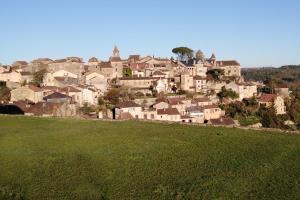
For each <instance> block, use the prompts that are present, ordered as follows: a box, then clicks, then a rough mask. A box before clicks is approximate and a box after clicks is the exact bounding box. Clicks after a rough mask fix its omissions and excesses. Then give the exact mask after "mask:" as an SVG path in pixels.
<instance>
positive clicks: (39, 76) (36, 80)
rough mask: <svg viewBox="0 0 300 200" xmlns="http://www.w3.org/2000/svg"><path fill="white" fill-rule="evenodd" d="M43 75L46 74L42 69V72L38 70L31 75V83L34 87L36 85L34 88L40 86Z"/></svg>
mask: <svg viewBox="0 0 300 200" xmlns="http://www.w3.org/2000/svg"><path fill="white" fill-rule="evenodd" d="M45 74H46V70H45V69H42V70H39V71H37V72H35V73H34V74H33V81H32V83H33V84H34V85H36V86H40V85H41V84H42V83H43V80H44V76H45Z"/></svg>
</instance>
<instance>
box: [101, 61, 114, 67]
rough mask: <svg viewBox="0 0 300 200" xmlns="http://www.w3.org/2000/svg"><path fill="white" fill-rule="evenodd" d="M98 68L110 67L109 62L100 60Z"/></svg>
mask: <svg viewBox="0 0 300 200" xmlns="http://www.w3.org/2000/svg"><path fill="white" fill-rule="evenodd" d="M99 66H100V68H112V66H111V63H110V62H101V63H100V64H99Z"/></svg>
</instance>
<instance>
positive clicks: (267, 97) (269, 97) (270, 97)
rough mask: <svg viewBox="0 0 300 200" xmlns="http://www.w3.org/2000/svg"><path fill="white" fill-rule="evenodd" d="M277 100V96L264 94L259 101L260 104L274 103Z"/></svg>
mask: <svg viewBox="0 0 300 200" xmlns="http://www.w3.org/2000/svg"><path fill="white" fill-rule="evenodd" d="M276 98H277V94H265V93H264V94H262V95H261V96H260V98H259V99H258V101H259V102H274V101H275V99H276Z"/></svg>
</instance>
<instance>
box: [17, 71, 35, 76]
mask: <svg viewBox="0 0 300 200" xmlns="http://www.w3.org/2000/svg"><path fill="white" fill-rule="evenodd" d="M20 74H21V75H22V76H30V75H32V73H30V72H20Z"/></svg>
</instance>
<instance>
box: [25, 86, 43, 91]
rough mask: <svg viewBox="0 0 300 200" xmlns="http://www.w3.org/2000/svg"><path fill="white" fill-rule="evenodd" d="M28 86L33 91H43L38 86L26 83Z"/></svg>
mask: <svg viewBox="0 0 300 200" xmlns="http://www.w3.org/2000/svg"><path fill="white" fill-rule="evenodd" d="M28 88H29V89H31V90H32V91H34V92H41V91H43V90H42V89H41V88H40V87H36V86H34V85H28Z"/></svg>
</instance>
